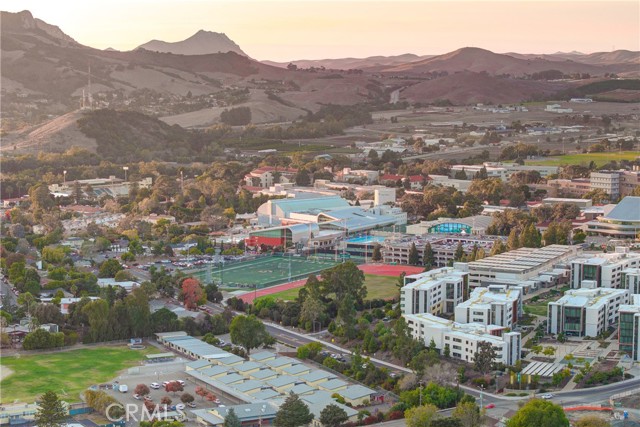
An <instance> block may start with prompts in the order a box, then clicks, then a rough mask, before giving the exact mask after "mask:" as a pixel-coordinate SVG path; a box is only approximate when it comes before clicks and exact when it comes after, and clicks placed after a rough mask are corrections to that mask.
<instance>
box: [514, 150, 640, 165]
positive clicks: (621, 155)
mask: <svg viewBox="0 0 640 427" xmlns="http://www.w3.org/2000/svg"><path fill="white" fill-rule="evenodd" d="M638 156H640V152H638V151H622V152H617V151H616V152H610V153H585V154H567V155H564V156H557V157H550V158H548V159H546V160H531V161H527V162H526V163H527V165H540V166H560V165H580V164H584V165H585V166H589V163H591V162H592V161H593V162H595V163H596V165H598V166H602V165H604V164H606V163H609V162H610V161H612V160H615V161H620V160H634V159H635V158H636V157H638Z"/></svg>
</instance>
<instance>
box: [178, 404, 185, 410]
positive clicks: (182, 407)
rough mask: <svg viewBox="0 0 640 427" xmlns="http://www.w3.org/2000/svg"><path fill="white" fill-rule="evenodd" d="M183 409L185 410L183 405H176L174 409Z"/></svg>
mask: <svg viewBox="0 0 640 427" xmlns="http://www.w3.org/2000/svg"><path fill="white" fill-rule="evenodd" d="M184 408H185V406H184V403H178V404H177V405H176V409H177V410H179V411H182V410H183V409H184Z"/></svg>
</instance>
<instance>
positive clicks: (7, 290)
mask: <svg viewBox="0 0 640 427" xmlns="http://www.w3.org/2000/svg"><path fill="white" fill-rule="evenodd" d="M5 281H6V282H5ZM0 293H1V294H2V295H3V299H4V298H5V295H6V298H7V299H8V301H9V302H10V303H11V305H18V297H17V296H16V295H15V294H14V293H13V290H12V289H11V285H9V284H8V280H7V278H6V277H5V276H4V275H1V274H0Z"/></svg>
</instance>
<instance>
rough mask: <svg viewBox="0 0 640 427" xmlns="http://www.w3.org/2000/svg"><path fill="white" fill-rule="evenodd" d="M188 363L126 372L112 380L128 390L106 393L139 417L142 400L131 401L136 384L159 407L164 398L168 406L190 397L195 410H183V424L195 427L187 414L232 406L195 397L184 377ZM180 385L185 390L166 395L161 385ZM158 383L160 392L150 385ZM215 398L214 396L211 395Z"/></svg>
mask: <svg viewBox="0 0 640 427" xmlns="http://www.w3.org/2000/svg"><path fill="white" fill-rule="evenodd" d="M187 362H188V360H186V359H179V361H178V362H168V363H156V364H147V365H145V366H141V367H140V370H139V372H135V371H134V372H131V370H130V372H127V373H124V374H122V375H120V376H118V377H117V378H114V381H113V382H115V381H118V384H126V385H127V387H128V391H127V392H126V393H121V392H119V391H117V390H107V393H109V394H110V395H111V396H113V397H114V398H115V399H117V400H118V401H119V402H120V403H122V404H123V405H128V404H133V405H136V406H137V407H138V411H139V412H138V414H140V413H141V412H142V407H143V405H144V400H143V399H142V398H141V399H140V400H137V399H135V398H134V395H135V391H134V390H135V388H136V386H137V385H138V384H144V385H146V386H147V387H149V390H150V393H149V397H150V398H151V401H152V402H153V403H154V404H156V405H159V404H160V401H161V400H162V398H163V397H165V396H168V397H169V398H170V399H171V405H176V404H181V403H182V401H181V400H180V396H181V395H182V394H183V393H189V394H191V395H192V396H193V397H194V398H195V400H194V401H193V403H195V405H196V407H195V408H190V407H187V408H185V409H184V413H185V414H186V415H187V417H188V420H185V422H186V424H187V425H195V417H194V416H193V414H192V413H191V412H190V411H191V410H194V409H203V408H212V407H215V406H218V405H228V404H231V402H229V401H226V400H225V399H224V398H220V397H219V396H217V395H216V396H217V397H218V398H219V399H220V403H219V404H216V403H213V402H209V401H207V400H205V399H203V398H202V397H200V396H198V395H197V394H196V392H195V389H196V385H195V383H194V382H193V380H192V379H191V377H189V376H188V375H186V374H185V373H184V370H185V363H187ZM178 380H180V381H183V382H184V386H183V388H184V390H183V391H179V392H175V393H173V392H167V391H165V388H164V387H163V386H162V383H163V382H165V381H178ZM152 383H158V384H159V385H160V389H156V390H154V389H152V388H151V384H152ZM213 393H214V394H215V392H213ZM127 425H138V423H136V422H132V423H127Z"/></svg>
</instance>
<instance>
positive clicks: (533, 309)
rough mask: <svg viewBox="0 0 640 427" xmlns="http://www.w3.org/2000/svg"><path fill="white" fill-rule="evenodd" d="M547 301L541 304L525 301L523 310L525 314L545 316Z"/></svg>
mask: <svg viewBox="0 0 640 427" xmlns="http://www.w3.org/2000/svg"><path fill="white" fill-rule="evenodd" d="M547 305H548V304H547V303H543V304H529V303H525V305H524V312H525V313H527V314H536V315H538V316H544V317H546V316H547Z"/></svg>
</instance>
